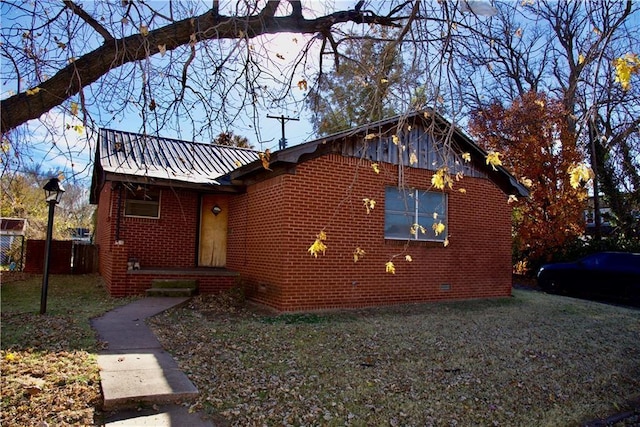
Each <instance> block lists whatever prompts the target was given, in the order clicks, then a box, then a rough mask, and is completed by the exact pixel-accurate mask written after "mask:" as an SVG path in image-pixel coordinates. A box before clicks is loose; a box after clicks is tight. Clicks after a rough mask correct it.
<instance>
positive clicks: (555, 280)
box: [538, 252, 640, 301]
mask: <svg viewBox="0 0 640 427" xmlns="http://www.w3.org/2000/svg"><path fill="white" fill-rule="evenodd" d="M538 285H539V286H540V288H541V289H542V290H544V291H547V292H554V293H566V294H570V295H578V296H580V295H584V296H589V295H593V296H608V297H614V298H617V299H620V300H633V301H637V300H640V253H637V254H636V253H628V252H598V253H594V254H591V255H588V256H586V257H584V258H582V259H580V260H578V261H575V262H562V263H556V264H546V265H543V266H542V267H541V268H540V271H538Z"/></svg>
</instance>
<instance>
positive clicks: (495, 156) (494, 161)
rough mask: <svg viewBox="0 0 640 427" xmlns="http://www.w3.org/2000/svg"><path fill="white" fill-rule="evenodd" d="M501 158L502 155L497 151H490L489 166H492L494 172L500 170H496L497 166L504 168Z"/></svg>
mask: <svg viewBox="0 0 640 427" xmlns="http://www.w3.org/2000/svg"><path fill="white" fill-rule="evenodd" d="M500 157H502V153H498V152H497V151H490V152H488V153H487V164H488V165H491V167H492V168H493V170H494V171H497V170H498V169H496V166H502V161H501V160H500Z"/></svg>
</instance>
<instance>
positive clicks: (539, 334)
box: [0, 276, 640, 426]
mask: <svg viewBox="0 0 640 427" xmlns="http://www.w3.org/2000/svg"><path fill="white" fill-rule="evenodd" d="M50 286H51V287H50V293H49V305H48V311H47V314H46V315H44V316H41V315H38V314H36V313H37V311H38V309H39V292H40V282H39V281H38V278H37V277H36V278H35V279H32V280H29V281H25V282H15V283H5V284H3V285H2V288H1V289H2V360H1V362H0V363H1V368H2V383H1V386H2V387H1V390H2V420H1V423H2V425H7V426H10V425H20V426H26V425H38V426H40V425H44V424H43V422H47V423H48V424H49V425H92V424H93V423H96V422H99V420H100V411H99V407H100V405H101V395H100V387H99V375H98V370H97V364H96V361H95V355H96V353H97V350H98V349H99V343H97V342H96V340H95V335H94V334H93V332H92V330H91V329H90V327H89V319H90V318H91V317H94V316H97V315H99V314H101V313H102V312H104V311H105V310H109V309H111V308H113V307H115V306H117V305H120V304H124V303H127V302H128V301H127V300H122V299H111V298H109V297H108V296H107V295H106V293H105V292H104V289H103V288H102V287H101V286H100V281H99V278H96V277H95V276H83V277H80V278H78V277H72V276H54V278H53V279H52V282H51V283H50ZM150 324H151V326H152V328H153V329H154V331H155V332H156V334H157V335H158V337H159V339H160V340H161V341H162V342H163V344H164V345H165V347H166V348H167V349H168V350H169V351H170V352H171V353H173V354H174V356H175V358H176V359H177V361H178V363H179V364H180V366H181V367H182V369H184V371H185V372H186V373H187V374H188V375H189V377H190V378H191V380H192V381H193V382H194V383H195V384H196V386H197V387H198V389H199V390H200V392H201V395H200V397H199V399H198V400H197V402H195V403H194V404H193V407H192V409H193V410H196V411H201V412H204V413H208V414H210V415H211V416H214V417H216V419H218V420H219V419H220V418H221V417H224V418H225V419H227V420H228V421H229V423H230V424H231V425H238V426H246V425H278V426H280V425H287V424H289V425H323V426H325V425H329V426H330V425H353V426H361V425H401V426H411V425H415V426H424V425H438V426H441V425H444V426H450V425H460V426H462V425H465V426H466V425H483V426H484V425H507V426H517V425H526V426H545V425H553V426H557V425H563V426H566V425H579V424H580V423H581V422H585V421H589V420H592V419H594V418H600V417H605V416H607V415H610V414H612V413H615V412H617V411H620V410H624V409H625V408H626V405H627V404H628V400H629V399H632V398H638V394H639V393H640V310H633V309H627V308H621V307H614V306H608V305H604V304H598V303H593V302H589V301H582V300H576V299H571V298H563V297H558V296H550V295H545V294H540V293H536V292H530V291H519V290H515V291H514V297H513V298H506V299H501V300H488V301H464V302H452V303H437V304H422V305H410V306H401V307H388V308H379V309H366V310H354V311H340V312H322V313H309V314H283V315H275V314H273V313H270V312H268V311H265V310H262V309H258V308H256V307H254V306H252V305H249V304H245V303H244V302H243V301H242V299H241V298H237V297H234V294H233V293H229V294H226V295H223V296H221V297H212V296H200V297H196V298H194V299H193V300H192V301H191V303H190V304H189V305H188V306H185V307H183V308H180V309H175V310H172V311H169V312H167V313H164V314H162V315H159V316H156V317H155V318H153V319H152V320H151V321H150Z"/></svg>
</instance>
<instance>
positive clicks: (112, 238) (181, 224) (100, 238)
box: [96, 182, 238, 297]
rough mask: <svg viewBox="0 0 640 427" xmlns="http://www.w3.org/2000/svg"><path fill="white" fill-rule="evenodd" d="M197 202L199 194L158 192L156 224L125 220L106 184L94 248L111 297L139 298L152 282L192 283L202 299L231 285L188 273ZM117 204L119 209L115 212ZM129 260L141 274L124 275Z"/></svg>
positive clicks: (228, 278) (232, 278) (225, 278)
mask: <svg viewBox="0 0 640 427" xmlns="http://www.w3.org/2000/svg"><path fill="white" fill-rule="evenodd" d="M199 198H200V194H199V193H197V192H195V191H191V190H182V189H180V190H179V189H170V188H166V189H162V193H161V196H160V218H158V219H148V218H133V217H125V216H124V199H119V190H118V189H117V188H116V189H113V190H112V186H111V183H110V182H108V183H107V184H106V185H105V186H104V188H103V189H102V191H101V192H100V200H99V204H98V222H97V229H96V243H97V244H98V251H99V271H100V274H101V276H102V277H103V278H104V281H105V284H106V286H107V288H108V290H109V293H110V294H111V295H112V296H116V297H120V296H127V295H139V294H144V291H145V290H146V289H149V288H150V287H151V285H152V281H153V279H172V278H174V279H175V278H179V279H193V280H197V281H198V286H199V290H200V292H205V293H206V292H220V291H221V290H224V289H229V288H230V287H232V286H234V285H235V284H236V282H237V280H238V279H237V275H234V274H230V275H224V274H222V275H207V274H202V273H198V272H193V271H191V272H189V270H190V269H193V268H194V267H196V264H197V259H196V253H197V247H196V245H197V233H198V228H199V226H198V207H199ZM118 203H120V204H122V209H121V210H120V211H119V210H118ZM118 212H120V221H119V222H118ZM130 258H136V259H137V260H138V262H139V263H140V267H141V268H142V270H137V271H130V270H128V268H127V262H128V260H129V259H130ZM181 269H182V270H184V271H182V272H181V271H180V270H181ZM153 270H160V271H161V270H165V272H157V271H156V272H153ZM166 270H177V271H178V272H166Z"/></svg>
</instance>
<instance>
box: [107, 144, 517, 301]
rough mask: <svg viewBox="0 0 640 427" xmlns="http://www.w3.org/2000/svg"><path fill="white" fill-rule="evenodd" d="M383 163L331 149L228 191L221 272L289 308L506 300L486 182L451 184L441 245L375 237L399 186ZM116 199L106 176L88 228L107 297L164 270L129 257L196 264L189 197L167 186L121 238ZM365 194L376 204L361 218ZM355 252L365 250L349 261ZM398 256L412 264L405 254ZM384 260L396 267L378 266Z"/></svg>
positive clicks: (418, 179)
mask: <svg viewBox="0 0 640 427" xmlns="http://www.w3.org/2000/svg"><path fill="white" fill-rule="evenodd" d="M380 167H381V172H380V174H376V173H374V172H373V170H372V168H371V166H370V162H368V161H359V160H357V159H352V158H343V157H341V156H338V155H328V156H323V157H320V158H317V159H314V160H310V161H307V162H304V163H302V164H300V165H298V166H297V168H296V173H295V174H294V175H280V176H276V177H274V178H271V179H268V180H266V181H263V182H259V183H256V184H253V185H250V186H249V187H248V188H247V191H246V193H244V194H240V195H236V196H232V197H230V199H229V224H228V249H227V269H229V270H231V271H235V272H238V273H240V282H242V283H243V284H245V285H246V286H247V291H248V294H249V296H250V297H251V298H253V299H254V300H255V301H258V302H261V303H263V304H267V305H270V306H273V307H275V308H277V309H280V310H287V311H288V310H311V309H321V308H333V307H335V308H337V307H361V306H371V305H387V304H398V303H407V302H419V301H434V300H442V299H461V298H481V297H497V296H506V295H510V293H511V218H510V207H509V205H508V204H507V202H506V200H507V197H506V196H505V195H504V194H503V193H502V192H501V191H500V190H499V189H498V188H497V187H496V186H495V185H494V184H493V183H492V182H491V181H489V180H486V179H479V178H471V177H465V178H464V179H463V180H462V181H460V182H459V183H456V187H455V189H454V190H453V191H448V194H449V196H448V229H447V231H446V232H447V233H448V234H449V241H450V244H449V246H448V247H444V246H443V245H442V244H441V243H433V242H429V243H425V242H411V243H410V244H408V246H407V245H405V243H406V242H397V241H387V240H385V239H384V191H385V187H386V186H396V185H397V184H398V181H397V180H398V169H397V167H395V166H392V165H388V164H383V165H381V166H380ZM431 174H432V173H431V172H429V171H425V170H418V169H413V168H405V170H404V177H405V183H406V185H407V186H410V187H416V188H420V189H428V188H429V186H430V182H431ZM460 187H464V188H465V189H466V190H467V191H466V194H462V193H460V192H458V191H457V189H458V188H460ZM117 194H118V193H117V190H114V191H112V190H111V186H110V183H107V185H106V186H105V188H104V189H103V190H102V192H101V195H100V205H99V209H98V227H97V232H96V236H97V237H96V238H97V243H98V244H99V251H100V252H99V253H100V272H101V274H102V276H103V277H104V278H105V282H106V283H107V286H108V287H109V290H110V292H111V294H112V295H114V296H123V295H132V294H140V293H143V292H144V290H145V289H147V288H149V287H150V286H151V280H152V279H153V278H159V277H165V276H162V275H157V274H147V273H146V272H142V271H139V272H129V271H127V260H128V258H130V257H136V258H137V259H138V260H139V262H140V264H141V267H142V268H143V269H145V268H159V269H163V268H164V269H166V268H184V269H189V268H193V267H195V266H196V252H197V248H196V243H197V233H198V224H197V217H198V216H197V215H198V214H197V212H198V200H199V194H198V193H197V192H193V191H187V190H175V191H174V190H171V189H164V190H163V191H162V196H161V207H160V218H159V219H141V218H126V217H121V220H120V231H119V238H120V240H121V244H116V225H117V219H116V218H117V212H118V210H117V201H118V196H117ZM363 198H370V199H374V200H376V201H377V205H376V207H375V208H374V209H373V211H372V212H371V213H370V214H369V215H367V214H366V210H365V208H364V205H363V202H362V199H363ZM321 230H324V231H325V233H326V234H327V241H326V244H327V246H328V249H327V252H326V255H324V256H323V255H320V256H319V257H318V258H317V259H316V258H313V257H311V255H310V254H309V253H308V251H307V249H308V248H309V246H310V245H311V244H312V243H313V241H314V240H315V237H316V235H317V234H318V233H319V232H320V231H321ZM356 247H361V248H362V249H364V250H365V251H366V255H365V256H364V257H363V258H362V259H361V260H360V261H359V262H357V263H354V262H353V255H352V254H353V251H354V250H355V248H356ZM407 254H409V255H411V257H412V258H413V262H411V263H409V262H407V261H405V260H404V257H405V255H407ZM389 260H393V262H394V263H395V265H396V274H393V275H392V274H388V273H386V272H385V263H386V262H387V261H389ZM166 277H175V276H166ZM182 277H184V278H194V279H196V280H198V282H199V285H200V290H201V292H217V291H220V290H222V289H227V288H229V287H231V286H233V284H234V283H236V281H237V280H238V278H237V277H234V276H223V277H208V276H199V275H195V276H191V275H185V276H182ZM443 285H448V287H449V289H448V290H444V289H443Z"/></svg>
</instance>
